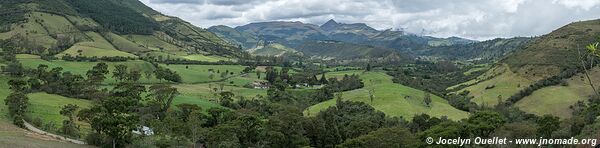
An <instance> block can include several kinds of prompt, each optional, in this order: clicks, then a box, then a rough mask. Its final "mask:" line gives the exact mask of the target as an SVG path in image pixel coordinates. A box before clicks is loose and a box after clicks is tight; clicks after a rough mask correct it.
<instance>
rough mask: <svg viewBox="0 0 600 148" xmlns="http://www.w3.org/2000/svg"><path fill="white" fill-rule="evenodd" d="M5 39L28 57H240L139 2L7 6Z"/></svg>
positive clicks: (33, 0) (35, 1)
mask: <svg viewBox="0 0 600 148" xmlns="http://www.w3.org/2000/svg"><path fill="white" fill-rule="evenodd" d="M0 6H1V7H0V10H1V12H3V13H2V14H1V15H2V16H3V17H1V18H0V19H1V20H0V22H1V23H0V28H1V29H0V39H2V40H5V41H8V43H11V44H14V46H15V47H21V50H24V51H22V52H24V53H33V54H50V55H58V56H61V55H66V54H71V55H73V54H81V56H89V57H91V56H100V55H102V54H99V53H103V52H104V53H105V52H112V53H115V54H111V55H108V56H117V55H130V56H132V54H133V56H141V55H142V53H146V52H154V51H158V52H166V53H169V54H177V55H186V54H215V55H222V56H239V55H241V54H242V52H241V50H239V49H238V48H237V47H236V46H234V45H233V44H230V43H228V42H226V41H224V40H223V39H221V38H219V37H218V36H217V35H215V34H214V33H211V32H209V31H207V30H206V29H202V28H199V27H196V26H194V25H192V24H190V23H188V22H185V21H183V20H181V19H179V18H176V17H171V16H166V15H163V14H161V13H159V12H157V11H155V10H153V9H151V8H149V7H147V6H145V5H144V4H143V3H141V2H139V1H137V0H102V1H97V0H52V1H50V0H24V1H2V2H0Z"/></svg>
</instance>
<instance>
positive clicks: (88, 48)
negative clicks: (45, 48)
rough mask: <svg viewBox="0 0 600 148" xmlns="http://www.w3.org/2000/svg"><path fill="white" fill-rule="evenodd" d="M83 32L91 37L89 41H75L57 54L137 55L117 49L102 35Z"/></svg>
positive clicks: (59, 55) (88, 55)
mask: <svg viewBox="0 0 600 148" xmlns="http://www.w3.org/2000/svg"><path fill="white" fill-rule="evenodd" d="M85 34H86V35H87V36H88V37H90V38H91V41H84V42H79V43H76V44H75V45H73V46H72V47H71V48H69V49H67V50H65V51H63V52H62V53H60V54H58V55H57V56H58V57H61V56H64V55H66V54H70V55H71V56H76V55H82V56H86V57H93V56H96V57H102V56H106V57H112V56H122V57H137V56H136V55H133V54H131V53H127V52H124V51H120V50H117V49H116V48H115V47H114V46H113V45H112V44H110V42H108V41H107V40H106V39H104V37H102V36H101V35H100V34H98V33H95V32H86V33H85Z"/></svg>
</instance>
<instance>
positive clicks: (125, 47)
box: [108, 33, 150, 52]
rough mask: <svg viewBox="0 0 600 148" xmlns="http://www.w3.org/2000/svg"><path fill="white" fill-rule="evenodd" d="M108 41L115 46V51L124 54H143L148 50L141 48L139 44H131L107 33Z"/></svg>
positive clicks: (122, 38)
mask: <svg viewBox="0 0 600 148" xmlns="http://www.w3.org/2000/svg"><path fill="white" fill-rule="evenodd" d="M108 36H109V37H108V38H109V39H108V40H109V41H110V42H111V43H113V45H115V46H116V48H117V49H119V50H121V51H126V52H143V51H149V50H150V49H148V48H145V47H143V46H142V45H140V44H136V43H133V42H131V41H129V40H127V39H125V38H124V37H122V36H119V35H117V34H114V33H108Z"/></svg>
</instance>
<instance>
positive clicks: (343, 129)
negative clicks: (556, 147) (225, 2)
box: [0, 0, 600, 148]
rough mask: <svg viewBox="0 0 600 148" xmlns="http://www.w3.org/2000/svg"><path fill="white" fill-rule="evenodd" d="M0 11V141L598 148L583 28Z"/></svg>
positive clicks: (123, 7)
mask: <svg viewBox="0 0 600 148" xmlns="http://www.w3.org/2000/svg"><path fill="white" fill-rule="evenodd" d="M0 9H2V10H3V11H2V12H6V13H1V14H0V15H2V16H3V17H2V18H0V21H1V22H0V28H1V31H0V49H1V51H2V52H0V66H1V67H2V68H1V70H2V73H1V75H0V98H3V99H4V100H3V102H2V103H1V104H0V113H1V115H2V116H1V119H2V120H0V129H3V130H4V127H3V125H4V124H6V123H7V122H12V123H13V124H14V125H17V126H21V127H22V126H23V125H25V124H26V123H31V124H32V125H33V126H36V127H38V128H40V129H42V130H44V131H47V132H50V133H54V134H59V135H63V136H67V137H70V138H74V139H79V140H82V141H86V142H87V143H88V144H89V145H95V146H101V147H318V148H321V147H326V148H327V147H429V146H432V145H426V144H425V143H424V142H423V141H424V139H425V138H426V137H434V138H437V137H444V138H456V137H495V136H498V137H508V138H539V137H545V138H568V137H578V138H600V137H598V136H599V135H597V133H598V132H599V129H600V128H598V127H600V126H599V125H600V123H599V122H598V119H597V118H598V116H600V108H599V107H600V105H599V104H600V101H598V97H597V95H598V93H597V90H596V88H595V86H591V85H589V84H595V83H594V82H596V81H598V80H599V79H598V77H600V71H599V70H598V69H597V68H593V66H594V65H595V63H596V62H597V58H598V56H599V55H600V54H598V53H600V52H598V50H597V48H598V47H597V46H598V45H597V43H596V44H592V45H590V46H589V47H588V48H589V51H590V52H588V50H585V49H583V48H581V50H577V49H579V48H577V47H578V46H581V47H584V46H585V45H588V44H590V43H595V42H597V40H595V38H596V37H597V36H598V33H597V32H598V30H597V29H598V28H599V27H598V26H600V25H598V21H597V20H595V21H586V22H576V23H573V24H569V25H567V26H565V27H563V28H560V29H558V30H556V31H554V32H552V33H550V34H548V35H544V36H541V37H538V38H510V39H494V40H489V41H483V42H476V41H471V40H466V39H462V38H457V37H450V38H435V37H428V36H422V35H417V34H411V33H407V32H404V31H394V30H383V31H380V30H376V29H373V28H371V27H369V26H367V25H366V24H362V23H356V24H343V23H338V22H335V21H333V20H331V21H328V22H327V23H325V24H323V25H321V26H317V25H312V24H305V23H302V22H262V23H251V24H248V25H244V26H239V27H236V28H230V27H226V26H215V27H211V28H209V29H207V30H208V31H207V30H205V29H202V28H199V27H196V26H193V25H191V24H190V23H187V22H185V21H183V20H181V19H178V18H175V17H170V16H165V15H162V14H161V13H159V12H156V11H154V10H152V9H151V8H149V7H147V6H144V5H143V4H142V3H141V2H139V1H137V0H104V1H91V0H54V1H50V0H25V1H2V2H0ZM209 31H211V32H214V34H213V33H211V32H209ZM580 65H581V66H580ZM7 129H9V130H10V131H15V130H14V127H9V128H7ZM7 131H8V130H7ZM20 133H23V132H22V131H20V132H18V134H12V133H11V132H6V133H4V132H0V137H3V138H4V137H11V138H14V139H15V141H9V140H0V144H2V145H16V146H20V145H25V146H24V147H27V146H29V147H42V146H41V145H45V144H47V145H48V146H52V147H70V146H71V145H69V144H64V146H61V145H57V144H55V143H54V142H51V141H43V140H39V139H40V138H35V137H34V138H35V139H37V140H32V144H30V145H26V144H24V143H23V142H22V141H23V139H24V137H23V136H21V134H20ZM594 134H595V135H594ZM472 146H475V145H472ZM440 147H443V146H440ZM475 147H476V146H475Z"/></svg>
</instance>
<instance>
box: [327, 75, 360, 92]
mask: <svg viewBox="0 0 600 148" xmlns="http://www.w3.org/2000/svg"><path fill="white" fill-rule="evenodd" d="M324 77H325V75H323V76H322V77H321V82H322V83H323V84H327V85H326V86H325V87H327V88H330V89H331V90H332V91H334V92H342V91H349V90H354V89H359V88H363V87H364V86H365V85H364V83H363V82H362V80H361V79H360V78H359V77H358V75H355V74H352V75H348V74H345V75H344V77H342V79H339V80H338V78H329V80H327V81H325V79H324Z"/></svg>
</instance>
